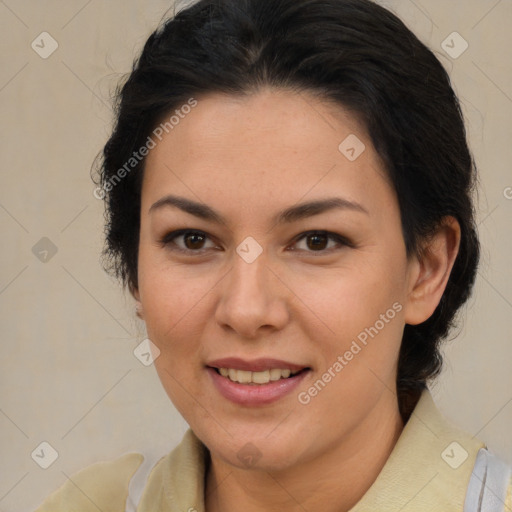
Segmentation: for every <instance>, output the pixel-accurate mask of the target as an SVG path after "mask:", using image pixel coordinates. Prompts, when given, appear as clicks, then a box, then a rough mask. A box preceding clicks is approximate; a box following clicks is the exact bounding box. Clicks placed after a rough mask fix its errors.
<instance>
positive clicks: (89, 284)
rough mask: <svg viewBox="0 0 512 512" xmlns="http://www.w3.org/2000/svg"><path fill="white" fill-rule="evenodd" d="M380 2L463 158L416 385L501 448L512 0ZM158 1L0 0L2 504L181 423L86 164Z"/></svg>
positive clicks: (163, 445)
mask: <svg viewBox="0 0 512 512" xmlns="http://www.w3.org/2000/svg"><path fill="white" fill-rule="evenodd" d="M381 3H383V5H385V6H387V7H389V8H390V9H391V10H393V11H394V12H396V13H397V14H398V15H399V16H400V17H401V18H402V19H403V20H404V21H405V22H406V24H407V25H408V26H409V27H410V28H411V29H412V30H413V31H414V32H415V33H416V34H417V35H418V36H419V37H420V39H421V40H422V41H424V42H425V43H427V44H428V45H429V46H430V47H431V48H432V49H433V50H434V51H435V53H436V54H437V55H438V57H439V58H440V59H441V61H442V63H443V64H444V65H445V66H446V67H447V69H448V70H449V71H450V75H451V77H452V81H453V85H454V88H455V90H456V92H457V93H458V94H459V96H460V98H461V101H462V105H463V110H464V113H465V115H466V118H467V127H468V135H469V138H470V144H471V147H472V150H473V153H474V156H475V159H476V162H477V165H478V167H479V170H480V180H481V190H480V197H479V205H478V218H479V230H480V236H481V241H482V245H483V248H484V251H483V257H482V264H481V267H480V271H479V274H478V280H477V284H476V288H475V293H474V295H473V297H472V298H471V300H470V301H469V303H468V305H467V307H466V308H465V310H464V312H463V313H464V314H463V316H464V322H463V324H462V325H461V328H460V329H459V331H457V332H459V335H458V337H457V338H456V339H455V340H454V341H450V342H449V343H447V344H446V346H445V347H446V348H445V354H446V367H445V370H444V372H443V374H442V376H441V377H440V379H439V380H438V381H437V383H436V384H435V386H433V388H432V391H433V394H434V398H435V400H436V402H437V403H438V405H439V407H440V408H441V410H442V411H443V412H444V413H445V415H446V416H447V417H448V418H449V419H450V420H452V421H453V422H454V423H456V424H458V425H459V426H460V427H462V428H464V429H465V430H467V431H469V432H470V433H472V434H474V435H475V436H476V437H478V438H480V439H482V440H483V441H484V442H486V443H487V444H488V446H489V448H490V449H491V450H493V451H494V452H495V453H498V454H499V455H501V457H502V458H504V459H506V460H508V461H509V462H511V463H512V435H511V432H512V428H511V426H512V371H511V360H512V344H511V331H512V323H511V320H510V319H511V316H512V270H511V268H512V266H511V265H510V257H511V255H512V242H511V237H510V233H511V229H510V225H511V223H510V221H511V219H512V188H509V187H512V172H511V161H512V149H511V148H512V144H511V140H512V130H511V119H512V64H511V62H512V61H511V59H510V48H511V47H512V33H511V31H510V24H511V23H512V3H511V2H509V1H497V0H466V1H464V2H462V1H452V2H446V1H445V0H429V1H428V2H427V1H426V0H422V1H421V2H420V0H415V1H412V0H393V1H390V0H389V1H387V2H381ZM170 6H171V3H170V2H168V1H163V0H153V1H151V2H147V1H142V0H131V1H129V2H127V1H121V0H109V1H100V0H92V1H87V0H73V1H71V0H69V1H66V2H64V1H57V0H53V1H52V0H46V1H37V2H36V1H35V0H32V1H29V0H16V1H15V0H5V2H1V3H0V27H1V30H0V38H1V48H2V50H1V51H2V66H1V67H0V104H1V109H2V116H1V121H0V125H1V130H2V133H1V141H2V151H1V161H2V173H1V188H0V226H1V232H2V261H1V266H0V312H1V325H2V339H3V357H2V358H1V366H2V367H1V386H2V393H1V399H0V428H1V432H2V437H1V440H2V448H1V450H2V457H1V458H0V474H1V475H2V477H1V479H0V510H2V511H4V512H5V511H12V512H21V511H27V510H31V509H33V508H35V507H36V506H37V505H39V504H40V503H41V502H42V500H43V499H44V498H45V497H46V496H47V495H48V494H49V493H50V492H51V491H53V490H55V489H56V488H57V487H58V486H60V485H61V484H63V483H64V481H65V480H66V478H67V477H68V476H71V475H72V474H73V473H74V472H76V471H78V470H80V469H82V468H84V467H85V466H87V465H89V464H92V463H94V462H97V461H100V460H108V459H113V458H116V457H119V456H120V455H121V454H123V453H125V452H131V451H136V452H141V453H143V454H145V455H148V454H149V455H150V456H156V455H158V454H160V455H163V454H165V453H167V452H168V451H169V450H170V449H172V448H173V447H174V446H175V445H176V444H177V443H178V442H179V440H180V439H181V437H182V435H183V433H184V432H185V430H186V428H187V424H186V423H185V421H184V420H183V419H182V418H181V417H180V416H179V414H178V413H177V412H176V411H175V409H174V407H173V406H172V404H171V402H170V401H169V399H168V398H167V395H166V394H165V392H164V391H163V389H162V387H161V385H160V383H159V380H158V377H157V375H156V372H155V370H154V367H153V366H148V367H146V366H144V365H143V364H141V363H140V362H139V360H137V359H136V358H135V357H134V355H133V350H134V348H135V347H136V346H137V345H138V343H140V341H141V340H143V339H144V338H145V335H144V326H143V324H142V323H141V322H140V321H139V320H138V319H137V318H136V317H135V315H134V304H133V301H132V299H131V298H130V297H128V296H125V295H123V293H122V291H121V289H120V287H119V285H118V284H117V283H115V282H114V281H113V280H112V279H111V278H109V277H108V276H107V275H106V274H105V273H104V272H103V270H102V268H101V266H100V263H99V255H100V251H101V248H102V243H103V240H102V235H103V204H102V202H101V201H99V200H97V199H96V198H95V197H94V196H93V190H94V184H93V183H92V181H91V179H90V175H89V173H90V169H91V165H92V162H93V160H94V158H95V156H96V154H97V153H98V152H99V151H100V149H101V147H102V144H103V143H104V142H105V141H106V139H107V137H108V134H109V130H110V127H111V121H112V112H111V109H110V91H112V89H113V87H114V86H115V84H116V82H117V81H118V80H119V79H120V78H121V77H122V75H123V74H124V73H125V72H128V71H129V70H130V67H131V64H132V61H133V58H134V57H135V55H136V54H137V53H138V52H139V51H140V50H141V48H142V45H143V43H144V41H145V40H146V38H147V37H148V36H149V34H150V32H151V31H152V30H153V29H154V28H155V27H156V25H157V23H158V22H159V21H160V19H161V17H162V16H163V15H164V14H165V12H166V11H167V10H168V9H169V8H170ZM43 31H46V32H48V33H49V34H50V35H51V36H52V37H53V38H54V39H55V40H56V41H57V43H58V49H57V50H56V51H55V52H54V53H53V54H52V55H51V56H49V57H48V58H46V59H43V58H42V57H40V55H39V54H38V53H36V51H34V50H33V49H32V47H31V44H32V41H34V40H36V43H37V42H38V41H39V51H42V50H43V48H41V46H42V45H41V43H40V39H41V38H38V36H39V34H40V33H41V32H43ZM454 31H457V32H458V33H460V34H461V35H462V36H463V37H464V39H465V40H467V41H468V43H469V48H468V49H467V50H466V52H465V53H463V54H462V55H461V56H460V57H458V58H452V57H450V56H448V55H447V54H446V53H445V51H444V50H443V49H442V47H441V44H442V42H443V41H444V40H445V39H446V38H447V36H448V35H449V34H451V33H452V32H454ZM44 37H46V36H44ZM45 41H46V43H45V48H46V50H45V51H47V50H48V49H49V48H50V46H49V44H50V42H49V39H45ZM432 151H435V148H432ZM44 237H46V238H47V239H49V240H51V244H50V243H49V242H48V241H47V240H43V241H42V242H41V241H40V240H41V239H42V238H44ZM38 243H39V245H36V244H38ZM52 244H53V245H52ZM34 246H36V249H33V247H34ZM53 246H55V248H56V249H57V252H56V254H54V255H52V252H51V251H52V247H53ZM45 250H48V251H49V252H48V254H47V256H46V258H47V261H46V262H44V261H41V260H40V258H44V257H45V253H44V251H45ZM34 253H35V254H34ZM457 332H455V333H454V334H456V333H457ZM42 441H47V442H48V443H50V444H51V445H52V446H53V447H54V448H55V449H56V450H57V452H58V454H59V457H58V459H57V460H56V461H55V463H54V464H52V465H51V466H50V467H49V468H48V469H46V470H44V469H42V468H40V467H39V466H38V465H37V464H36V463H35V462H34V460H33V459H32V457H31V453H32V452H33V450H34V449H35V448H36V447H38V446H39V444H40V443H41V442H42Z"/></svg>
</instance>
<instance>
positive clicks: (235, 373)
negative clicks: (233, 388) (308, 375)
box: [218, 368, 299, 384]
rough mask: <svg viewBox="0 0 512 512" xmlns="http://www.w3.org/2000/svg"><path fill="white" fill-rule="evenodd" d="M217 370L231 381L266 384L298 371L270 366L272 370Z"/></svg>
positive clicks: (285, 377)
mask: <svg viewBox="0 0 512 512" xmlns="http://www.w3.org/2000/svg"><path fill="white" fill-rule="evenodd" d="M218 370H219V373H220V374H221V375H222V376H223V377H228V378H229V379H230V380H232V381H233V382H239V383H240V384H268V383H269V382H270V381H276V380H279V379H287V378H288V377H289V376H290V375H295V374H297V373H299V372H298V371H297V372H291V371H290V370H288V369H287V370H280V369H279V368H272V370H265V371H263V372H248V371H246V370H235V369H233V368H219V369H218Z"/></svg>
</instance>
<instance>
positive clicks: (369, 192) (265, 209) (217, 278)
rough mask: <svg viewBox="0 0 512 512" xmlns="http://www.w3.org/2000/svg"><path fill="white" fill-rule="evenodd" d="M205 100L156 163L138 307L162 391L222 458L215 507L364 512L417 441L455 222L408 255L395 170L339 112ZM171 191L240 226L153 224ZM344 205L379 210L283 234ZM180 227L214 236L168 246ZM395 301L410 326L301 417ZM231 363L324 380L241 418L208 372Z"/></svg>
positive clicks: (189, 221)
mask: <svg viewBox="0 0 512 512" xmlns="http://www.w3.org/2000/svg"><path fill="white" fill-rule="evenodd" d="M197 99H198V104H197V106H196V107H195V108H194V109H193V110H192V111H191V112H190V113H189V114H188V115H187V116H186V117H185V118H184V119H182V120H181V121H180V123H179V125H177V126H176V127H175V128H174V129H173V130H172V131H170V132H169V133H168V134H166V135H165V136H164V137H163V139H162V141H161V142H159V143H158V144H157V146H156V147H155V148H154V149H152V150H151V152H150V154H149V155H148V157H147V160H146V167H145V175H144V180H143V188H142V205H141V228H140V246H139V269H138V278H139V283H138V285H139V286H138V289H137V290H135V292H134V296H135V298H136V300H137V301H138V302H139V306H140V308H141V313H140V315H141V317H142V318H143V319H144V320H145V322H146V326H147V332H148V337H149V338H150V339H151V340H152V341H153V343H155V345H157V346H158V348H159V349H160V351H161V353H160V356H159V357H158V358H157V359H156V360H155V366H156V369H157V372H158V375H159V377H160V379H161V381H162V384H163V386H164V388H165V390H166V392H167V394H168V395H169V397H170V399H171V400H172V402H173V403H174V405H175V406H176V408H177V409H178V410H179V411H180V413H181V414H182V415H183V417H184V418H185V420H186V421H187V422H188V424H189V425H190V426H191V428H192V429H193V430H194V432H195V433H196V435H197V436H198V437H199V438H200V439H201V440H202V441H203V442H204V443H205V444H206V446H207V447H208V448H209V450H210V452H211V465H210V467H209V470H208V473H207V486H206V508H207V510H208V512H216V511H220V510H222V511H223V512H231V511H235V510H244V511H248V512H250V511H256V510H258V511H259V510H267V511H273V510H276V511H277V510H283V509H284V510H291V511H295V510H304V509H306V510H308V511H310V512H314V511H317V510H318V511H320V510H322V511H323V512H326V511H344V510H349V509H350V508H351V507H352V506H353V505H354V504H355V503H356V502H357V501H359V499H360V498H361V496H362V495H363V494H364V493H365V492H366V491H367V490H368V488H369V487H370V486H371V484H372V483H373V481H374V480H375V478H376V477H377V475H378V473H379V472H380V470H381V469H382V467H383V465H384V464H385V462H386V460H387V458H388V456H389V454H390V452H391V450H392V449H393V446H394V445H395V443H396V441H397V439H398V437H399V435H400V433H401V431H402V429H403V422H402V419H401V417H400V414H399V410H398V403H397V397H396V385H395V379H396V370H397V359H398V352H399V348H400V342H401V337H402V332H403V328H404V325H405V324H406V323H409V324H417V323H421V322H423V321H424V320H426V319H427V318H428V317H429V316H430V315H431V314H432V313H433V311H434V309H435V307H436V306H437V304H438V303H439V300H440V298H441V296H442V293H443V291H444V288H445V286H446V282H447V279H448V277H449V273H450V270H451V268H452V265H453V261H454V258H455V256H456V253H457V250H458V244H459V239H460V229H459V226H458V223H457V222H456V221H455V220H454V219H452V218H447V219H446V222H445V224H444V225H443V227H442V228H440V229H439V231H438V234H437V235H436V236H435V237H434V238H433V239H432V241H431V245H430V249H429V250H428V251H426V252H425V255H424V256H422V258H421V259H418V258H417V257H410V258H408V257H407V255H406V250H405V244H404V240H403V236H402V231H401V223H400V212H399V208H398V202H397V198H396V195H395V192H394V190H393V188H392V186H391V185H390V183H389V181H388V179H387V177H386V174H385V172H384V169H383V167H382V162H381V161H380V159H379V157H378V155H377V154H376V152H375V150H374V149H373V146H372V144H371V141H370V139H369V137H368V135H367V134H366V131H365V129H364V127H363V126H362V125H361V124H360V123H358V121H357V120H356V119H355V117H353V116H352V115H350V114H349V113H347V112H345V111H344V110H343V109H342V107H341V106H339V105H332V104H328V103H326V102H325V101H322V100H320V99H318V98H315V97H314V96H313V95H311V94H309V93H307V92H302V93H296V92H291V91H287V90H276V89H270V88H266V89H262V90H260V91H258V92H257V93H254V94H252V95H250V96H248V97H233V96H226V95H209V96H205V97H201V98H197ZM350 134H355V135H356V136H357V137H358V138H359V139H360V140H361V141H363V143H364V144H365V146H366V149H365V151H364V152H363V153H362V154H361V155H360V156H359V158H357V159H356V160H355V161H353V162H351V161H349V159H347V158H346V157H345V155H343V154H342V153H341V152H340V151H339V150H338V146H339V145H340V143H341V142H342V141H343V140H344V139H345V138H346V137H347V136H348V135H350ZM168 194H172V195H175V196H181V197H185V198H188V199H191V200H193V201H198V202H201V203H204V204H207V205H209V206H210V207H211V208H213V209H214V210H216V211H217V212H219V213H220V214H221V215H222V216H223V217H225V219H226V223H225V224H222V223H214V222H211V221H206V220H203V219H199V218H197V217H195V216H193V215H191V214H189V213H185V212H183V211H181V210H180V209H178V208H176V207H172V206H165V207H162V208H155V209H153V210H152V211H151V212H150V211H149V210H150V207H151V206H152V205H153V204H154V203H155V202H156V201H158V200H160V199H161V198H162V197H164V196H166V195H168ZM329 197H342V198H345V199H347V200H350V201H354V202H357V203H359V204H360V205H361V206H362V207H363V208H364V209H365V210H366V211H367V213H365V212H361V211H355V210H350V209H332V210H330V211H327V212H324V213H321V214H318V215H314V216H311V217H308V218H305V219H302V220H299V221H296V222H292V223H289V224H283V225H277V224H275V223H274V222H273V221H272V219H273V216H274V215H275V214H276V213H277V212H279V211H281V210H282V209H284V208H287V207H290V206H294V205H296V204H297V203H301V202H306V201H312V200H317V199H325V198H329ZM183 228H188V229H194V230H197V231H201V232H203V233H205V234H206V236H207V237H206V238H205V239H201V238H200V239H199V241H197V240H194V239H192V240H191V239H190V238H189V239H188V240H187V238H186V237H184V236H180V237H178V238H176V239H174V244H173V242H169V243H168V244H167V245H164V244H163V243H161V239H162V238H163V237H164V236H165V235H167V234H168V233H170V232H172V231H174V230H178V229H183ZM310 230H324V231H329V232H332V233H336V234H339V235H341V236H342V237H344V238H346V239H348V240H349V242H350V244H349V245H341V244H339V243H338V242H337V241H336V240H332V239H329V238H325V237H321V238H320V239H319V240H317V242H318V245H316V246H315V244H314V242H315V240H314V237H313V240H311V237H309V238H308V237H302V238H301V236H302V234H303V233H304V232H307V231H310ZM249 236H250V237H253V238H254V239H255V240H256V241H257V242H258V243H259V245H260V246H261V247H262V249H263V252H262V253H261V254H260V255H259V257H257V258H256V260H255V261H254V262H252V263H247V262H246V261H244V259H242V258H241V257H240V256H239V255H238V254H237V252H236V248H237V246H238V245H239V244H241V242H242V241H243V240H244V239H245V238H246V237H249ZM308 240H309V242H308ZM185 244H188V245H185ZM319 246H320V248H318V247H319ZM177 248H182V249H187V248H188V252H186V253H183V252H179V251H178V250H177ZM194 250H195V251H196V252H195V253H194V252H193V251H194ZM201 251H202V252H201ZM198 253H199V254H198ZM397 303H398V304H399V306H401V307H400V308H399V309H400V311H397V312H396V315H395V316H394V318H393V319H392V320H390V321H389V322H387V323H385V326H384V328H382V329H380V330H379V333H378V335H376V336H375V337H374V338H369V340H368V343H367V345H366V346H364V348H362V350H361V351H360V352H359V353H358V354H357V355H356V356H354V358H353V359H352V360H351V361H349V362H348V364H347V365H346V366H345V367H344V368H343V370H342V371H341V372H339V373H338V374H336V377H334V378H332V379H331V381H330V382H329V383H328V384H327V385H326V386H325V387H324V388H323V389H322V390H321V392H319V393H318V394H317V395H316V396H314V397H313V398H311V400H310V401H309V403H308V404H302V403H300V402H299V401H298V399H297V394H298V392H299V391H304V390H306V391H307V389H308V388H309V387H311V386H312V385H313V383H314V382H315V381H317V380H318V379H319V378H321V377H322V374H324V372H326V371H327V369H328V368H330V367H332V366H333V364H334V363H335V362H336V360H337V357H338V356H339V355H343V354H344V353H345V352H346V351H347V350H349V348H350V346H351V344H352V342H353V340H355V339H356V338H357V336H358V334H359V333H361V332H362V331H364V329H365V328H369V327H370V326H374V325H375V324H376V322H377V320H379V319H380V318H381V316H380V315H382V314H385V313H386V311H387V310H389V309H390V308H392V307H393V304H397ZM228 356H234V357H240V358H243V359H247V360H252V359H256V358H259V357H271V358H276V359H283V360H285V361H289V362H292V363H297V364H301V365H302V366H307V367H310V368H311V371H310V372H309V374H308V375H307V376H306V378H305V380H304V381H303V383H301V386H300V389H299V390H298V391H294V392H292V393H291V394H289V395H287V396H285V397H283V398H281V399H280V400H278V401H277V402H274V403H272V404H268V405H265V406H258V407H254V406H247V405H246V406H243V405H236V404H234V403H232V402H230V401H228V400H227V399H226V398H224V397H223V396H222V395H221V394H220V393H219V392H218V391H217V390H216V388H215V387H214V386H213V384H212V382H211V378H210V375H209V374H208V373H207V371H206V369H205V364H206V362H208V361H211V360H213V359H217V358H221V357H228ZM248 442H250V443H252V444H253V445H254V446H255V447H256V448H257V450H258V452H259V454H260V456H259V458H257V460H255V461H254V462H253V464H252V465H251V466H250V467H248V466H247V465H245V464H244V462H243V461H242V460H240V459H239V458H238V456H237V454H238V453H239V452H240V450H241V449H242V447H244V446H245V445H246V443H248ZM302 507H304V508H302Z"/></svg>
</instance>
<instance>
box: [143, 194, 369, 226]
mask: <svg viewBox="0 0 512 512" xmlns="http://www.w3.org/2000/svg"><path fill="white" fill-rule="evenodd" d="M164 207H175V208H179V209H180V210H182V211H184V212H186V213H189V214H190V215H194V216H195V217H198V218H200V219H203V220H207V221H211V222H215V223H217V224H226V225H227V224H228V223H227V221H226V219H225V218H224V217H223V216H222V215H221V214H220V213H219V212H216V211H215V210H214V209H213V208H211V207H210V206H208V205H206V204H203V203H198V202H196V201H192V200H191V199H186V198H184V197H178V196H173V195H167V196H165V197H162V198H161V199H159V200H158V201H156V202H155V203H154V204H153V205H152V206H151V207H150V208H149V213H152V212H154V211H156V210H159V209H161V208H164ZM335 208H337V209H342V210H351V211H355V212H361V213H365V214H367V215H369V213H368V210H367V209H366V208H364V207H363V206H362V205H361V204H359V203H356V202H355V201H349V200H348V199H344V198H342V197H329V198H326V199H318V200H315V201H310V202H307V203H301V204H298V205H294V206H291V207H289V208H286V209H284V210H282V211H280V212H278V213H277V214H276V215H275V216H274V217H273V219H272V221H273V223H274V224H285V223H292V222H296V221H298V220H301V219H305V218H307V217H312V216H313V215H319V214H321V213H324V212H327V211H329V210H333V209H335Z"/></svg>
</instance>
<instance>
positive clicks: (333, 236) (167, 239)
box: [159, 229, 354, 256]
mask: <svg viewBox="0 0 512 512" xmlns="http://www.w3.org/2000/svg"><path fill="white" fill-rule="evenodd" d="M183 235H201V236H204V237H205V238H207V239H210V240H211V238H210V237H209V236H208V234H207V233H205V232H204V231H197V230H194V229H179V230H177V231H172V232H171V233H168V234H166V235H165V236H164V237H163V238H162V239H161V240H159V243H160V245H161V246H162V247H164V248H169V249H170V250H172V251H178V252H181V253H185V254H193V255H202V254H204V252H206V251H207V250H208V249H209V248H206V249H198V250H193V249H183V248H181V247H178V246H177V245H176V244H175V243H174V240H175V239H176V238H179V237H180V236H183ZM313 235H325V236H327V238H328V239H330V240H333V241H335V242H337V243H338V244H339V245H340V246H342V247H343V246H345V247H351V248H353V247H354V244H352V243H351V242H350V241H349V240H347V239H346V238H344V237H342V236H341V235H338V234H337V233H332V232H330V231H321V230H320V231H319V230H312V231H306V232H304V233H301V234H300V235H298V236H297V237H296V238H295V239H294V241H293V242H292V243H293V244H296V243H298V242H300V241H301V240H303V239H304V238H307V237H308V236H313ZM171 245H173V246H174V247H171ZM338 248H339V247H338ZM333 249H334V250H335V249H337V248H336V247H334V248H332V247H331V248H330V249H322V250H319V251H305V252H308V253H311V254H313V255H315V253H316V254H317V255H320V256H321V255H325V254H329V253H330V252H331V251H332V250H333ZM301 251H302V249H301Z"/></svg>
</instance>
